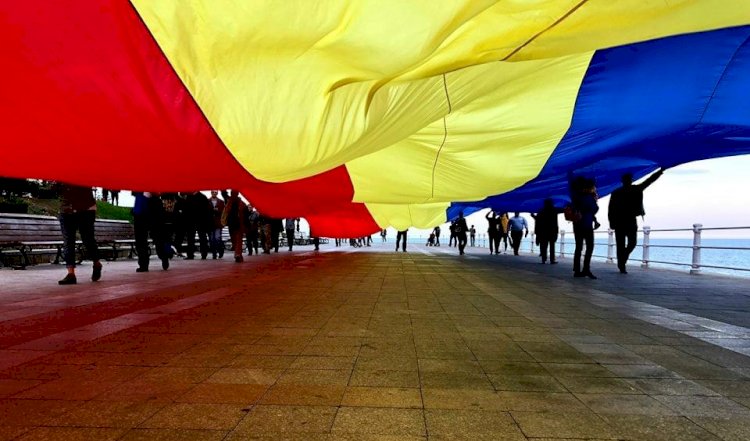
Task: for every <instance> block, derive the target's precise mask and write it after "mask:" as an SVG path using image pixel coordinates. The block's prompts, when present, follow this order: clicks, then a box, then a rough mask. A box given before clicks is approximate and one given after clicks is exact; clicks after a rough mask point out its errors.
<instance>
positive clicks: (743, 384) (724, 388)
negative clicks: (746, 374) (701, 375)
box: [701, 380, 750, 397]
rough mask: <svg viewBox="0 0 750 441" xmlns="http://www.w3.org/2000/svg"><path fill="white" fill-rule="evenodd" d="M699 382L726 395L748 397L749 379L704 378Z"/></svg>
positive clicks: (749, 391) (749, 390) (749, 394)
mask: <svg viewBox="0 0 750 441" xmlns="http://www.w3.org/2000/svg"><path fill="white" fill-rule="evenodd" d="M701 384H703V385H705V386H706V387H709V388H711V389H713V390H715V391H716V392H718V393H720V394H722V395H725V396H727V397H750V381H744V380H743V381H721V380H705V381H701Z"/></svg>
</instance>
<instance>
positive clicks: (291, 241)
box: [286, 228, 294, 251]
mask: <svg viewBox="0 0 750 441" xmlns="http://www.w3.org/2000/svg"><path fill="white" fill-rule="evenodd" d="M286 241H287V245H288V246H289V251H292V245H294V228H292V229H287V230H286Z"/></svg>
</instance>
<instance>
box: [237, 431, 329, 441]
mask: <svg viewBox="0 0 750 441" xmlns="http://www.w3.org/2000/svg"><path fill="white" fill-rule="evenodd" d="M334 439H337V438H334V437H333V435H331V434H330V433H310V432H307V433H306V432H262V433H254V432H238V431H233V432H230V433H229V434H228V435H227V437H226V438H224V439H223V441H332V440H334Z"/></svg>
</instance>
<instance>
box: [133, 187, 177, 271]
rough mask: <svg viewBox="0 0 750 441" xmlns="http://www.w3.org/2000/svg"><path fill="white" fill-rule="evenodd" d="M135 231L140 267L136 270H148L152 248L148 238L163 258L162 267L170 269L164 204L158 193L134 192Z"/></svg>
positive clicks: (161, 258) (157, 254) (158, 255)
mask: <svg viewBox="0 0 750 441" xmlns="http://www.w3.org/2000/svg"><path fill="white" fill-rule="evenodd" d="M133 197H134V198H135V202H134V204H133V231H134V233H135V250H136V252H137V253H138V268H136V270H135V272H137V273H145V272H148V267H149V263H150V257H151V256H150V254H151V253H150V249H149V245H148V238H149V236H150V237H151V241H152V242H153V243H154V249H155V250H156V256H157V257H158V258H159V260H161V267H162V269H164V270H165V271H166V270H168V269H169V254H170V252H171V247H170V249H169V250H168V249H167V243H166V241H165V238H164V206H163V205H162V201H161V198H160V197H159V195H158V194H157V193H149V192H140V191H136V192H133Z"/></svg>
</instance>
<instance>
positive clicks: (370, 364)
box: [355, 357, 419, 371]
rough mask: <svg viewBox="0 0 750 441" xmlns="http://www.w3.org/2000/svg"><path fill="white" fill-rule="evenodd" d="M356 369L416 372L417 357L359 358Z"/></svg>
mask: <svg viewBox="0 0 750 441" xmlns="http://www.w3.org/2000/svg"><path fill="white" fill-rule="evenodd" d="M355 366H356V368H357V369H363V370H372V371H375V370H393V371H416V370H417V369H419V363H418V360H417V357H384V358H367V357H359V358H357V363H356V365H355Z"/></svg>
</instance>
